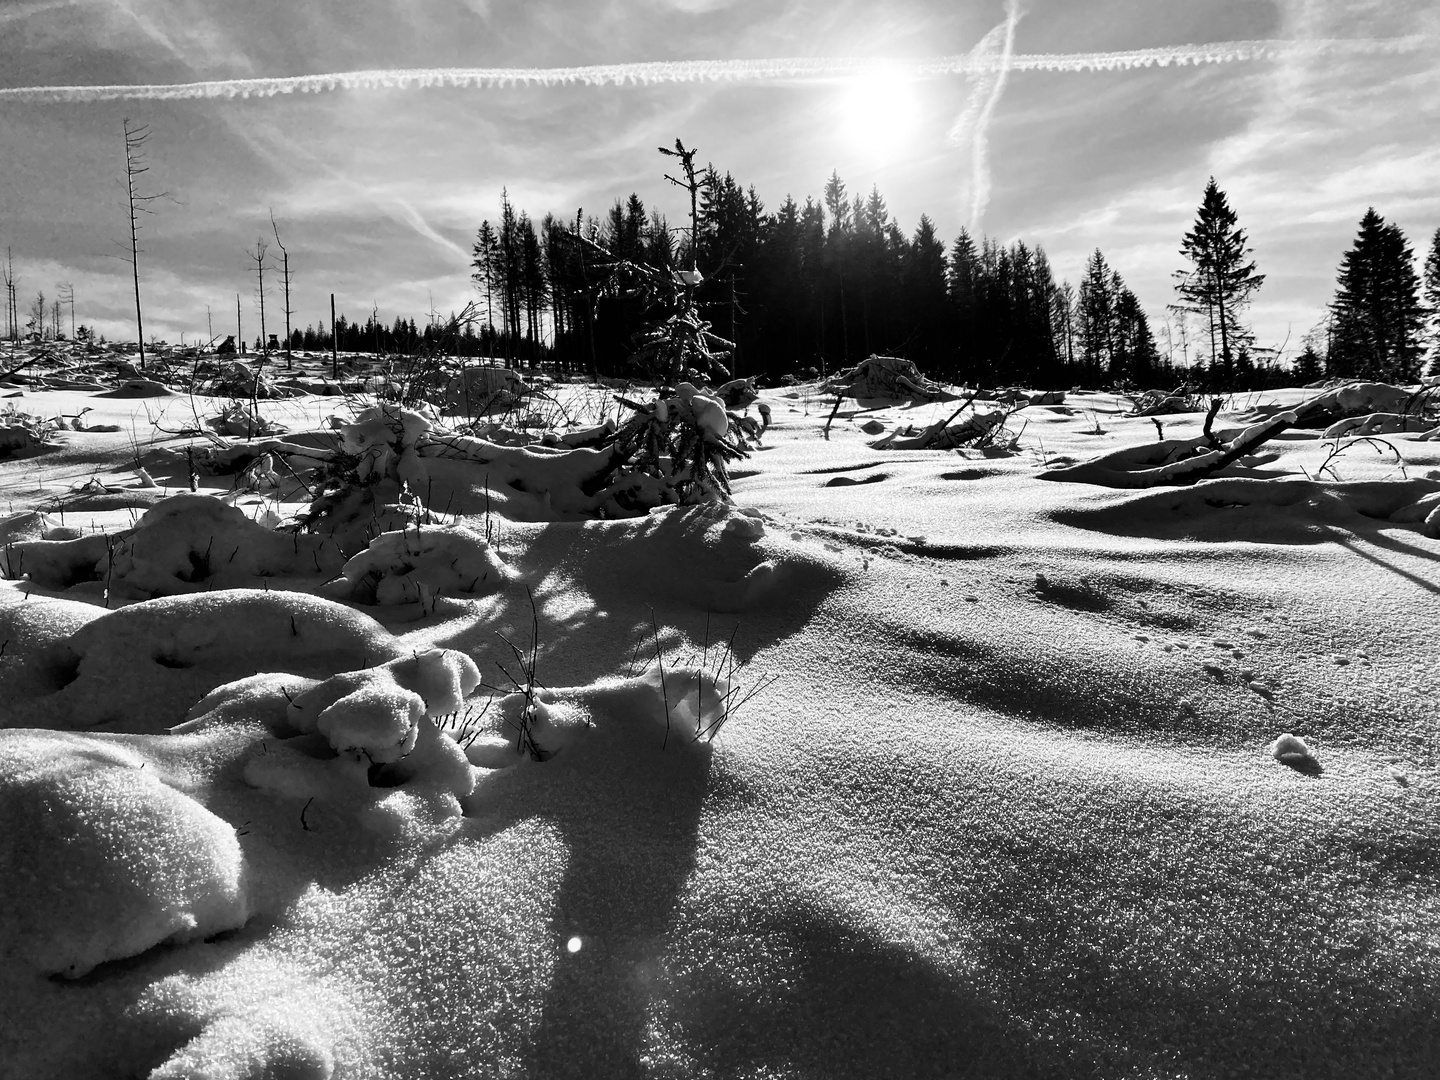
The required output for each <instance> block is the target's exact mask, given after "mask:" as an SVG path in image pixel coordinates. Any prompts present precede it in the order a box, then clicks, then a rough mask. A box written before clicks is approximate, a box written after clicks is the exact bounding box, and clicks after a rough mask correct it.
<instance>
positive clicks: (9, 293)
mask: <svg viewBox="0 0 1440 1080" xmlns="http://www.w3.org/2000/svg"><path fill="white" fill-rule="evenodd" d="M0 274H3V276H4V279H5V336H6V337H7V338H9V339H10V340H11V341H18V340H19V339H20V308H19V307H18V306H17V303H16V299H15V290H16V287H17V286H18V285H19V281H18V279H17V278H16V277H15V258H14V256H13V255H11V253H10V249H9V248H8V247H7V248H6V249H5V268H4V269H3V270H0Z"/></svg>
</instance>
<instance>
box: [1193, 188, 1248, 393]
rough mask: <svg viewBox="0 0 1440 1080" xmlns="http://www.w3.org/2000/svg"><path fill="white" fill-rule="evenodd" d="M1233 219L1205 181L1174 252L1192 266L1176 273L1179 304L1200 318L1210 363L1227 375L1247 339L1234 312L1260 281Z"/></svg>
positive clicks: (1222, 197)
mask: <svg viewBox="0 0 1440 1080" xmlns="http://www.w3.org/2000/svg"><path fill="white" fill-rule="evenodd" d="M1237 220H1238V218H1237V216H1236V214H1235V211H1233V210H1232V209H1230V204H1229V202H1228V201H1227V200H1226V198H1225V193H1224V192H1223V191H1221V190H1220V188H1219V185H1217V184H1216V183H1215V178H1214V177H1213V176H1212V177H1211V178H1210V182H1209V183H1208V184H1206V185H1205V193H1204V195H1203V196H1202V198H1201V201H1200V210H1199V213H1198V214H1197V215H1196V218H1195V225H1194V227H1193V228H1192V229H1191V230H1190V231H1189V232H1188V233H1186V234H1185V239H1184V242H1183V243H1182V244H1181V245H1180V253H1181V254H1182V255H1184V256H1185V257H1186V258H1187V259H1189V260H1190V261H1191V263H1193V264H1194V266H1193V269H1191V270H1188V271H1184V270H1182V271H1180V272H1178V273H1177V274H1176V278H1177V283H1176V286H1175V291H1176V292H1178V293H1179V294H1180V304H1179V305H1178V306H1179V307H1181V308H1183V309H1184V310H1186V311H1192V312H1195V313H1196V314H1199V315H1202V316H1204V318H1205V320H1206V324H1207V326H1208V327H1209V331H1210V356H1211V360H1212V366H1213V365H1214V364H1217V363H1218V365H1219V366H1220V368H1221V370H1222V371H1223V372H1224V373H1225V375H1226V376H1227V377H1228V376H1229V375H1230V374H1231V373H1232V371H1233V369H1234V363H1235V356H1236V353H1237V352H1238V351H1239V350H1240V349H1241V348H1242V347H1244V346H1246V345H1249V344H1250V343H1251V341H1252V340H1253V336H1252V335H1251V334H1250V331H1249V330H1247V329H1246V328H1245V327H1244V326H1243V325H1242V324H1241V322H1240V318H1239V317H1240V312H1241V311H1242V310H1243V309H1244V307H1245V305H1246V304H1247V303H1249V301H1250V297H1251V296H1252V295H1254V293H1255V291H1256V290H1257V289H1259V288H1260V286H1261V285H1262V284H1264V282H1265V275H1264V274H1257V273H1256V272H1255V263H1254V262H1253V261H1248V257H1249V255H1250V254H1251V251H1250V248H1249V247H1248V246H1247V244H1248V241H1247V240H1246V238H1245V232H1244V230H1243V229H1240V228H1238V227H1237V225H1236V222H1237Z"/></svg>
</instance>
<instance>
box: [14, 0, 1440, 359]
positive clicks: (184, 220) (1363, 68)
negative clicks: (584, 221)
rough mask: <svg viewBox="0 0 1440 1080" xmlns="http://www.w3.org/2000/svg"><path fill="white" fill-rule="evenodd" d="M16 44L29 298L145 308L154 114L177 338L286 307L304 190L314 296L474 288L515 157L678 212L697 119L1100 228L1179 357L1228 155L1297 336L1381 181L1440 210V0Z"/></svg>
mask: <svg viewBox="0 0 1440 1080" xmlns="http://www.w3.org/2000/svg"><path fill="white" fill-rule="evenodd" d="M1257 43H1263V44H1257ZM0 54H3V56H4V57H5V62H4V64H3V65H0V255H3V252H4V249H6V248H8V249H10V251H11V252H12V258H13V265H14V275H15V277H16V279H17V280H18V285H19V291H20V295H21V297H22V300H21V306H22V309H23V308H25V307H27V306H28V303H29V301H30V300H31V299H32V298H33V297H34V294H35V293H36V292H37V291H43V292H44V293H45V294H46V295H47V297H53V296H54V295H55V294H56V291H57V287H58V285H59V284H60V283H62V282H69V283H72V284H73V286H74V295H75V311H76V315H77V318H78V319H79V321H80V322H82V323H87V324H90V325H92V326H95V327H97V328H98V329H99V330H100V331H101V332H103V333H104V334H106V336H107V337H110V338H112V339H122V338H126V337H128V338H130V339H133V338H134V306H133V305H134V298H133V291H132V290H133V286H132V283H131V267H130V265H129V263H128V261H127V258H128V246H129V245H128V239H129V231H128V230H129V225H128V215H127V211H126V200H125V188H124V140H123V130H122V125H123V123H124V121H125V120H126V118H129V120H130V121H131V122H132V124H133V125H144V126H145V127H146V128H148V130H149V132H150V136H149V140H148V142H147V143H146V146H145V150H146V163H147V165H148V166H149V172H147V173H146V174H144V175H143V176H142V177H141V191H142V193H161V192H164V193H167V194H168V196H169V197H168V198H165V199H160V200H156V201H154V202H152V203H150V204H148V205H149V206H150V208H151V209H153V211H154V213H153V214H149V215H145V216H144V218H143V230H142V232H141V247H142V252H141V255H140V259H139V263H140V276H141V293H142V298H143V300H144V307H145V312H146V337H147V339H148V338H150V337H151V336H152V335H154V336H158V337H159V338H161V339H163V340H169V341H172V342H174V341H179V340H180V336H181V334H184V335H185V339H186V340H187V341H192V342H193V341H194V340H195V339H196V338H197V337H199V338H201V339H203V338H205V337H207V336H208V335H209V334H210V333H211V332H212V330H213V333H215V334H217V335H218V334H224V333H230V332H233V330H234V326H235V318H236V298H237V295H238V296H239V298H240V308H241V317H242V320H243V326H244V331H245V335H246V337H247V338H249V339H253V338H254V336H255V335H256V333H257V332H258V329H259V313H258V296H257V289H256V284H255V275H254V263H253V260H252V259H251V258H250V257H249V255H248V251H250V250H253V248H254V245H255V243H256V241H257V239H260V238H264V239H266V240H268V241H269V242H270V246H271V253H272V255H274V254H278V252H277V251H276V249H275V244H274V236H273V234H272V232H271V224H270V220H271V215H272V214H273V216H274V219H275V222H276V223H277V224H278V226H279V229H280V237H281V239H282V240H283V241H284V243H285V246H286V248H287V249H288V250H289V253H290V263H291V269H292V271H293V280H294V285H293V294H292V307H293V309H294V315H293V316H292V323H293V324H294V325H296V326H298V327H301V328H303V327H304V326H305V325H306V324H307V323H318V322H322V321H323V322H327V323H328V321H329V296H330V293H331V292H333V293H334V294H335V296H336V303H337V306H338V308H339V310H341V311H342V312H345V313H347V314H348V315H349V316H350V317H351V318H352V319H354V318H360V319H363V318H365V317H366V316H368V315H369V313H370V311H371V310H372V307H374V308H378V310H379V313H380V316H381V318H382V319H384V320H385V321H386V322H387V323H388V322H391V321H393V320H394V318H395V316H396V315H403V316H405V317H411V318H415V319H416V320H417V321H419V322H420V323H422V324H423V323H424V322H425V321H426V319H427V317H428V313H429V312H430V311H431V310H435V311H438V312H439V313H440V314H441V315H442V316H443V315H445V314H448V313H449V312H450V311H452V310H456V309H458V308H460V307H462V306H463V305H464V303H465V302H466V300H468V299H470V298H471V297H472V296H473V295H474V293H473V287H472V286H471V284H470V281H469V273H470V268H469V265H468V264H469V260H470V248H471V245H472V244H473V242H474V237H475V232H476V230H477V228H478V227H479V224H480V222H481V221H482V220H485V219H491V220H494V219H496V218H497V217H498V214H499V203H500V194H501V190H502V188H504V189H508V192H509V195H510V198H511V200H512V202H513V203H514V204H515V205H516V206H517V207H518V208H520V209H524V210H526V211H528V212H529V213H530V215H531V216H532V217H533V218H535V219H536V220H537V221H538V220H539V219H540V218H541V217H542V216H543V215H544V214H545V213H547V212H553V213H554V214H555V215H556V216H557V217H561V218H565V219H572V218H573V217H574V216H575V213H576V211H577V210H578V209H583V210H584V211H585V213H587V214H592V213H593V214H597V215H603V214H604V212H605V211H606V210H607V209H608V208H609V207H610V205H611V204H612V203H613V202H614V201H615V200H616V199H617V198H624V197H626V196H628V195H629V194H630V193H631V192H632V191H634V192H638V193H639V194H640V195H641V197H642V198H643V199H644V200H645V202H646V204H647V206H649V207H655V208H658V209H660V210H661V211H662V212H664V213H665V214H666V215H667V216H668V217H669V218H670V219H671V222H672V224H678V223H679V222H681V220H682V219H683V217H684V208H683V195H682V193H680V192H679V191H677V190H675V189H673V188H670V187H669V185H667V184H665V182H664V180H663V178H662V176H663V173H664V172H665V170H666V166H667V164H668V162H667V160H666V159H663V158H662V157H661V156H660V155H659V154H658V153H657V151H656V148H657V147H659V146H669V145H673V143H674V140H675V139H676V138H677V137H678V138H681V139H683V140H684V142H685V143H686V145H687V146H692V147H695V148H697V149H698V151H699V160H701V161H705V162H711V163H713V164H714V165H715V166H716V167H717V168H718V169H719V170H720V171H722V172H726V171H728V172H730V173H732V174H733V175H734V177H735V178H736V180H737V181H739V182H740V183H741V184H742V185H743V186H746V187H748V186H750V185H754V187H755V189H756V191H757V193H758V194H759V196H760V198H761V199H762V201H763V202H764V203H765V205H766V206H767V207H768V208H770V209H774V208H776V207H778V206H779V204H780V203H781V202H782V201H783V200H784V198H785V196H786V195H787V194H789V195H793V196H794V197H795V198H796V200H797V201H800V202H803V201H804V198H805V196H806V195H814V196H816V197H818V196H819V195H820V193H821V190H822V188H823V185H824V183H825V181H826V179H827V178H828V177H829V176H830V174H831V173H832V171H836V172H838V173H839V175H840V177H841V178H842V179H843V180H844V181H845V183H846V185H847V187H848V189H849V191H850V192H851V194H852V195H853V194H867V193H868V192H869V191H870V190H871V188H872V187H877V188H878V189H879V191H880V193H881V195H882V196H884V198H885V200H886V203H887V205H888V207H889V209H890V211H891V214H892V216H893V217H894V218H895V219H896V220H897V221H898V222H899V224H900V226H901V227H902V228H903V229H904V230H905V231H906V232H907V233H909V232H912V231H913V230H914V227H915V225H916V223H917V222H918V220H919V217H920V215H921V214H922V213H925V214H928V215H929V216H930V218H931V220H932V221H933V222H934V223H935V225H936V227H937V229H938V230H939V232H940V234H941V236H942V238H944V239H945V240H946V242H947V243H948V242H949V241H950V240H952V239H953V238H954V236H955V235H956V233H957V232H958V230H959V229H960V228H962V227H964V228H968V229H970V230H971V232H972V233H975V234H980V233H983V234H985V235H988V236H991V237H994V238H995V239H997V240H1000V241H1002V242H1005V243H1009V242H1011V241H1014V240H1021V239H1023V240H1025V241H1026V242H1027V243H1032V244H1039V245H1040V246H1041V247H1043V248H1044V249H1045V251H1046V252H1047V253H1048V254H1049V256H1050V259H1051V262H1052V264H1053V266H1054V267H1055V271H1056V273H1057V276H1060V277H1063V278H1068V279H1069V280H1071V281H1075V282H1078V281H1079V278H1080V275H1081V273H1082V271H1083V267H1084V263H1085V260H1086V258H1087V257H1088V255H1089V254H1090V253H1091V252H1092V251H1094V250H1095V249H1096V248H1097V247H1098V248H1100V249H1102V250H1103V251H1104V253H1105V256H1106V258H1107V260H1108V261H1109V262H1110V264H1111V265H1112V266H1113V267H1114V268H1115V269H1116V270H1118V271H1119V272H1120V273H1121V275H1122V276H1123V277H1124V278H1125V280H1126V282H1127V284H1129V285H1130V287H1131V288H1132V289H1133V290H1134V291H1135V292H1136V293H1137V295H1138V296H1139V298H1140V300H1141V302H1142V304H1144V306H1145V307H1146V309H1147V310H1148V311H1149V313H1150V316H1151V319H1152V323H1153V326H1154V328H1155V330H1156V336H1157V339H1158V343H1159V345H1160V348H1161V350H1162V352H1165V351H1168V350H1170V349H1172V348H1173V349H1174V350H1175V351H1176V355H1177V358H1178V356H1179V353H1180V349H1181V344H1180V341H1179V339H1178V334H1174V333H1168V334H1167V326H1166V323H1167V311H1166V305H1167V304H1169V303H1171V302H1172V301H1173V299H1174V280H1173V275H1174V273H1175V272H1176V271H1177V270H1180V269H1182V268H1183V267H1184V266H1185V265H1186V264H1185V262H1184V260H1183V258H1182V257H1181V255H1180V254H1179V248H1180V243H1181V238H1182V236H1183V234H1184V232H1185V231H1186V230H1187V229H1188V228H1189V227H1190V226H1191V225H1192V224H1193V221H1194V217H1195V212H1196V209H1197V207H1198V205H1199V202H1200V197H1201V193H1202V191H1203V189H1204V187H1205V184H1206V181H1207V180H1208V179H1209V177H1210V176H1212V175H1213V176H1214V177H1215V179H1216V181H1217V182H1218V183H1219V185H1220V187H1221V188H1222V190H1224V191H1225V192H1226V193H1227V195H1228V196H1229V200H1230V204H1231V206H1232V207H1233V208H1234V209H1235V210H1236V212H1237V213H1238V214H1239V217H1240V225H1241V226H1242V227H1243V228H1244V229H1245V230H1246V232H1247V234H1248V237H1249V240H1250V243H1251V245H1252V247H1253V249H1254V258H1255V259H1256V262H1257V264H1258V269H1259V271H1260V272H1261V273H1264V274H1265V275H1266V282H1265V285H1264V287H1263V288H1262V289H1261V290H1260V292H1259V293H1258V294H1257V296H1256V298H1255V300H1254V302H1253V304H1252V306H1251V308H1250V310H1249V311H1248V312H1247V317H1248V321H1249V322H1250V324H1251V326H1252V327H1253V329H1254V331H1255V333H1256V336H1257V342H1258V344H1259V345H1260V346H1262V347H1270V348H1277V349H1281V348H1283V350H1284V353H1285V355H1287V356H1293V354H1294V353H1295V352H1296V351H1297V350H1298V349H1299V347H1300V344H1301V341H1302V339H1303V337H1304V335H1305V334H1306V332H1307V331H1309V330H1310V329H1311V328H1312V327H1314V326H1315V325H1316V324H1317V323H1318V322H1319V321H1320V320H1321V318H1322V317H1323V315H1324V310H1325V305H1326V304H1327V303H1328V302H1329V300H1330V299H1331V298H1332V296H1333V293H1334V282H1335V270H1336V268H1337V266H1338V265H1339V262H1340V259H1341V256H1342V255H1343V253H1344V251H1345V250H1346V249H1347V248H1348V247H1349V246H1350V244H1351V243H1352V241H1353V240H1354V237H1355V234H1356V231H1357V228H1358V224H1359V221H1360V218H1361V216H1362V215H1363V214H1364V212H1365V210H1366V208H1367V207H1371V206H1373V207H1374V208H1375V209H1376V210H1377V211H1378V212H1379V213H1380V214H1381V215H1383V216H1384V217H1385V218H1386V220H1387V221H1393V222H1395V223H1396V224H1398V225H1399V226H1400V227H1401V228H1402V229H1403V230H1404V231H1405V233H1406V235H1407V236H1408V237H1409V239H1410V242H1411V245H1412V247H1414V248H1415V250H1416V253H1417V256H1421V257H1423V253H1424V251H1425V249H1426V248H1427V247H1428V245H1429V243H1430V239H1431V237H1432V236H1433V235H1434V233H1435V232H1436V230H1437V228H1440V138H1437V133H1440V64H1437V62H1436V61H1435V59H1434V57H1435V56H1437V55H1440V6H1437V5H1435V4H1434V3H1433V0H1024V2H1023V3H1021V4H1019V5H1018V6H1017V5H1014V4H1011V3H1006V2H1005V0H974V2H956V0H945V2H941V0H890V2H887V3H885V4H876V3H873V2H871V0H789V2H787V0H778V2H777V0H627V2H621V0H586V2H583V3H582V2H575V0H571V2H557V0H523V2H518V0H517V2H507V0H309V2H307V3H304V4H297V3H294V0H250V2H247V3H243V4H237V3H234V2H233V0H0ZM1095 54H1118V55H1109V56H1108V59H1107V56H1106V55H1102V56H1099V57H1097V56H1096V55H1095ZM1197 59H1204V60H1205V61H1206V62H1190V63H1180V62H1178V61H1182V60H1191V61H1194V60H1197ZM1162 60H1168V61H1171V62H1168V63H1161V62H1160V61H1162ZM937 61H942V62H938V63H937ZM630 65H639V66H636V67H631V66H630ZM493 69H536V72H537V73H535V74H532V75H531V76H530V77H528V78H525V79H519V78H510V79H504V80H501V81H498V82H497V81H496V79H495V78H494V77H487V76H486V74H485V72H491V73H492V76H493V74H494V73H493ZM595 69H603V70H599V71H597V70H595ZM354 72H369V73H377V72H378V73H385V72H390V73H395V72H408V73H410V75H409V77H408V78H404V79H402V78H401V77H399V76H398V75H395V74H391V75H384V74H370V75H364V76H355V75H349V74H345V73H354ZM417 72H428V73H430V74H429V75H417V74H416V73H417ZM717 72H719V73H722V74H728V76H729V77H728V78H716V77H714V76H715V74H716V73H717ZM337 73H339V77H337V78H333V79H316V78H311V79H308V80H307V79H306V77H307V76H309V77H313V76H325V75H334V74H337ZM436 73H441V74H436ZM620 76H628V77H626V78H620ZM741 76H743V77H741ZM236 80H244V81H242V82H237V81H236ZM287 80H288V81H287ZM424 83H430V84H432V85H422V84H424ZM438 83H446V84H447V85H435V84H438ZM193 84H206V85H203V86H195V85H193ZM387 84H388V85H387ZM76 87H109V88H112V89H109V90H106V91H104V92H95V91H83V90H77V89H73V88H76ZM115 87H121V88H128V89H121V90H118V91H117V90H115V89H113V88H115ZM66 88H71V89H66ZM156 88H170V89H156ZM271 278H274V279H276V280H278V278H276V276H275V275H271ZM271 285H272V281H271V280H267V290H266V291H267V296H266V308H267V312H266V315H267V319H266V322H267V329H268V330H269V331H271V332H274V331H275V330H276V329H277V328H282V327H283V314H278V313H279V312H280V309H281V306H282V304H281V299H280V297H279V294H278V292H275V291H272V288H271ZM277 319H278V320H279V322H278V323H277Z"/></svg>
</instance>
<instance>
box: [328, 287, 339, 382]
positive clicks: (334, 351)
mask: <svg viewBox="0 0 1440 1080" xmlns="http://www.w3.org/2000/svg"><path fill="white" fill-rule="evenodd" d="M339 350H340V341H339V333H338V331H336V329H335V294H334V293H333V292H332V293H331V294H330V377H331V378H332V379H334V380H336V381H337V382H338V381H339V379H340V351H339Z"/></svg>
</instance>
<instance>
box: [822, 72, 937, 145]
mask: <svg viewBox="0 0 1440 1080" xmlns="http://www.w3.org/2000/svg"><path fill="white" fill-rule="evenodd" d="M836 108H837V110H838V113H839V117H838V119H839V124H838V128H839V131H840V134H841V137H842V138H843V139H844V140H845V143H846V144H847V145H848V146H849V147H850V148H851V149H852V150H856V151H859V152H862V153H864V154H866V155H868V156H869V157H871V158H874V159H877V160H882V161H888V160H890V159H892V158H895V157H898V156H900V155H901V154H903V153H904V152H905V151H906V150H907V149H908V148H909V146H910V144H911V143H912V142H913V141H914V138H915V132H916V128H917V126H918V125H917V120H918V111H919V100H918V95H917V94H916V92H915V83H914V81H913V80H911V79H906V78H904V77H902V76H901V75H900V74H898V73H896V72H889V71H872V72H869V73H867V74H865V75H863V76H861V77H860V78H858V79H856V80H855V81H854V82H852V83H849V84H847V85H846V86H845V88H844V89H843V90H842V92H841V93H840V95H839V96H838V100H837V102H836Z"/></svg>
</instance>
